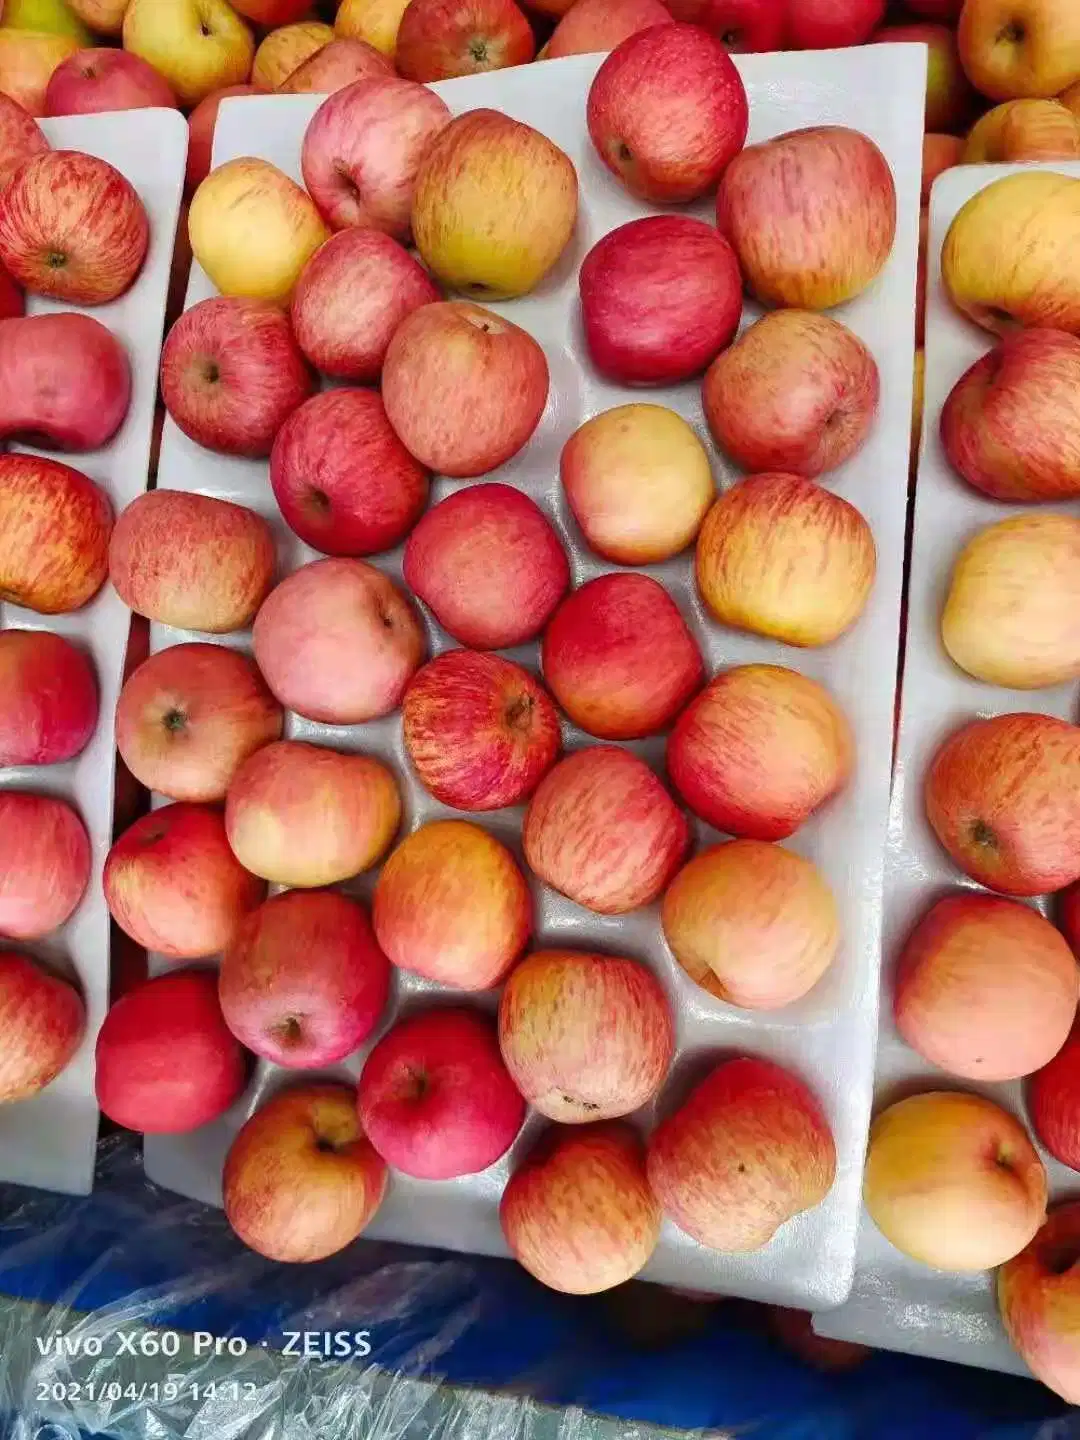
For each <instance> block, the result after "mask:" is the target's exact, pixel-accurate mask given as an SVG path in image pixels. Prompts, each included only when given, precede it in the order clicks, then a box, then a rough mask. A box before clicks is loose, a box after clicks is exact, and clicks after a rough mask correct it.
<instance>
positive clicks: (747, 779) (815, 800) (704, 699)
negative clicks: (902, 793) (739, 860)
mask: <svg viewBox="0 0 1080 1440" xmlns="http://www.w3.org/2000/svg"><path fill="white" fill-rule="evenodd" d="M854 764H855V738H854V736H853V735H852V732H851V726H850V725H849V724H848V721H847V717H846V716H845V715H844V713H843V711H842V710H841V709H840V707H839V705H838V704H837V703H836V701H835V700H834V699H833V697H832V696H831V695H830V694H829V692H828V691H827V690H826V689H825V688H824V687H823V686H821V685H819V684H818V683H817V681H816V680H811V679H810V678H809V677H808V676H806V675H800V674H799V672H798V671H797V670H789V669H788V668H787V667H786V666H783V665H735V666H733V667H732V668H731V669H730V670H725V671H722V672H721V673H720V674H719V675H716V676H714V677H713V679H712V680H710V681H709V683H708V685H706V687H705V689H704V690H703V691H702V692H701V694H700V695H698V696H696V697H695V698H694V699H693V700H691V702H690V704H689V705H688V706H687V707H686V709H685V710H684V711H683V712H682V714H681V715H680V716H679V718H678V720H677V721H676V722H675V728H674V730H673V731H672V733H671V738H670V740H669V741H668V747H667V772H668V776H669V777H670V779H671V783H672V784H673V785H674V787H675V789H676V790H677V791H678V793H679V795H680V796H681V797H682V798H683V800H684V801H685V802H686V804H687V805H689V807H690V809H691V810H693V812H694V813H695V815H699V816H700V817H701V819H702V820H704V821H706V822H707V823H708V824H709V825H712V826H713V827H714V828H715V829H717V830H723V831H726V832H727V833H728V834H729V835H739V836H744V837H746V838H749V839H752V840H786V839H787V837H788V836H789V835H794V834H795V832H796V830H798V829H799V827H800V826H801V825H803V824H805V822H806V821H807V820H808V819H809V818H810V816H811V815H812V814H813V813H814V811H815V810H817V809H818V807H819V806H821V805H823V804H824V803H825V802H826V801H827V800H828V799H830V798H831V797H832V796H833V795H835V794H837V792H838V791H840V790H842V789H843V788H844V786H845V785H846V784H847V782H848V780H849V779H850V777H851V772H852V769H853V768H854Z"/></svg>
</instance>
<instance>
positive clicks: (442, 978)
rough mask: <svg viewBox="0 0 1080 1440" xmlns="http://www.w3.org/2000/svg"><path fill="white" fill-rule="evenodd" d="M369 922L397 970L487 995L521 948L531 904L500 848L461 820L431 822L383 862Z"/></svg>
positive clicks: (511, 859) (514, 866)
mask: <svg viewBox="0 0 1080 1440" xmlns="http://www.w3.org/2000/svg"><path fill="white" fill-rule="evenodd" d="M372 920H373V923H374V925H375V934H376V935H377V936H378V939H379V944H380V945H381V946H382V947H383V949H384V950H385V951H386V953H387V955H388V956H389V957H390V960H391V962H392V963H393V964H394V965H396V966H397V967H398V969H400V970H408V971H411V972H412V973H413V974H416V975H422V976H424V978H425V979H427V980H434V981H435V982H436V983H437V984H439V985H446V986H449V987H450V988H452V989H454V990H470V991H471V990H490V989H492V987H493V986H495V985H497V984H498V983H499V982H500V981H501V980H502V979H503V977H504V976H505V975H506V973H507V971H509V969H510V968H511V966H512V965H513V964H514V962H515V961H516V960H517V959H518V957H519V956H520V955H521V952H522V951H523V950H524V948H525V946H526V944H527V942H528V939H529V936H530V934H531V933H532V922H533V905H532V897H531V895H530V893H529V887H528V884H527V883H526V880H525V877H524V875H523V874H522V873H521V870H520V869H519V867H518V864H517V861H516V860H515V859H514V857H513V855H511V853H510V851H509V850H508V849H507V848H506V846H505V845H502V844H500V842H499V841H498V840H496V839H495V837H494V836H493V835H489V834H488V833H487V831H486V830H481V829H480V827H479V826H478V825H472V824H469V823H468V822H467V821H465V820H433V821H430V822H429V823H428V824H426V825H422V826H421V827H420V829H419V830H417V831H415V833H414V834H412V835H410V836H408V838H407V839H405V840H403V841H402V843H401V844H400V845H399V846H398V847H397V849H396V850H394V851H393V852H392V853H391V855H390V856H389V858H388V859H387V861H386V863H385V865H384V866H383V868H382V871H381V873H380V875H379V879H378V881H377V882H376V885H375V898H374V901H373V905H372Z"/></svg>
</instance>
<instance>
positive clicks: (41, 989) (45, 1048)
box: [0, 950, 86, 1105]
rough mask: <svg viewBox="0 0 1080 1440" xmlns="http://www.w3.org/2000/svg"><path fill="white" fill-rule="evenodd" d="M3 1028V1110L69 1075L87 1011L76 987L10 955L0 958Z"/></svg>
mask: <svg viewBox="0 0 1080 1440" xmlns="http://www.w3.org/2000/svg"><path fill="white" fill-rule="evenodd" d="M0 1026H2V1027H3V1032H4V1043H3V1045H2V1046H0V1105H8V1104H10V1103H11V1102H12V1101H15V1100H29V1099H30V1098H31V1097H32V1096H34V1095H36V1094H37V1093H38V1092H39V1091H40V1090H44V1088H45V1086H46V1085H48V1084H50V1083H51V1082H52V1081H53V1080H55V1079H56V1077H57V1076H58V1075H59V1074H60V1073H61V1071H62V1070H64V1069H66V1067H67V1065H68V1064H69V1062H70V1061H71V1060H72V1059H73V1057H74V1055H75V1052H76V1051H77V1050H78V1048H79V1046H80V1045H81V1044H82V1040H83V1035H84V1034H85V1031H86V1007H85V1006H84V1005H83V1001H82V996H81V995H80V994H79V992H78V991H77V990H76V989H75V987H74V985H71V984H69V983H68V981H66V980H62V979H60V977H59V976H58V975H52V974H50V973H49V972H48V971H47V970H43V969H42V968H41V966H40V965H38V964H36V963H35V962H34V961H33V960H31V959H30V957H29V956H28V955H19V954H17V953H16V952H15V951H11V950H8V951H5V952H4V953H3V954H0Z"/></svg>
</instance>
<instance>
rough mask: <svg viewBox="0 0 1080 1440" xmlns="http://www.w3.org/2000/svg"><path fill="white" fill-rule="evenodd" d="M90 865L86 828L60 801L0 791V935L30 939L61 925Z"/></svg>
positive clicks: (83, 886) (73, 906)
mask: <svg viewBox="0 0 1080 1440" xmlns="http://www.w3.org/2000/svg"><path fill="white" fill-rule="evenodd" d="M90 862H91V853H90V840H89V837H88V836H87V833H86V827H85V825H84V824H83V822H82V821H81V820H80V819H79V817H78V815H76V813H75V811H74V810H73V809H72V808H71V806H70V805H69V804H68V803H67V802H66V801H65V800H60V799H58V798H57V797H56V796H53V795H32V794H29V793H27V792H25V791H22V790H0V936H4V937H5V938H7V939H11V940H35V939H37V938H38V937H39V936H42V935H48V934H49V933H50V932H51V931H53V930H56V929H58V928H59V927H60V926H61V925H63V924H64V923H65V921H67V920H69V919H70V918H71V916H72V915H73V914H74V912H75V910H76V908H77V907H78V905H79V902H80V901H81V900H82V898H83V895H84V894H85V893H86V887H87V885H88V884H89V883H90Z"/></svg>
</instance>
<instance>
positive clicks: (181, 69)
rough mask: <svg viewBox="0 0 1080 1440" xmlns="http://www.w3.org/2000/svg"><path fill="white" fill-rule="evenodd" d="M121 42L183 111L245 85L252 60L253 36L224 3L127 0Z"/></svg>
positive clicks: (195, 0)
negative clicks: (160, 81) (148, 66)
mask: <svg viewBox="0 0 1080 1440" xmlns="http://www.w3.org/2000/svg"><path fill="white" fill-rule="evenodd" d="M123 41H124V49H125V50H130V51H131V53H132V54H133V55H139V56H141V58H142V59H143V60H147V61H149V63H150V64H151V65H152V66H153V67H154V69H155V70H157V71H159V72H160V73H161V74H162V75H164V77H165V79H166V80H167V81H168V82H169V84H170V86H171V87H172V89H173V91H174V93H175V94H176V96H177V98H178V99H179V101H180V103H181V105H183V106H185V107H186V106H189V105H197V104H198V103H199V101H200V100H204V99H205V98H206V96H207V95H209V94H210V93H211V92H212V91H214V90H220V89H222V88H223V87H224V86H226V85H241V84H243V82H244V81H245V80H246V79H247V78H248V76H249V75H250V73H251V64H252V61H253V59H254V58H255V40H254V37H253V36H252V33H251V31H250V30H249V29H248V27H247V25H245V24H244V22H243V20H241V19H240V17H239V15H237V13H236V11H235V10H234V9H233V8H232V6H231V5H229V4H228V3H227V0H128V6H127V9H126V10H125V11H124V24H123Z"/></svg>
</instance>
